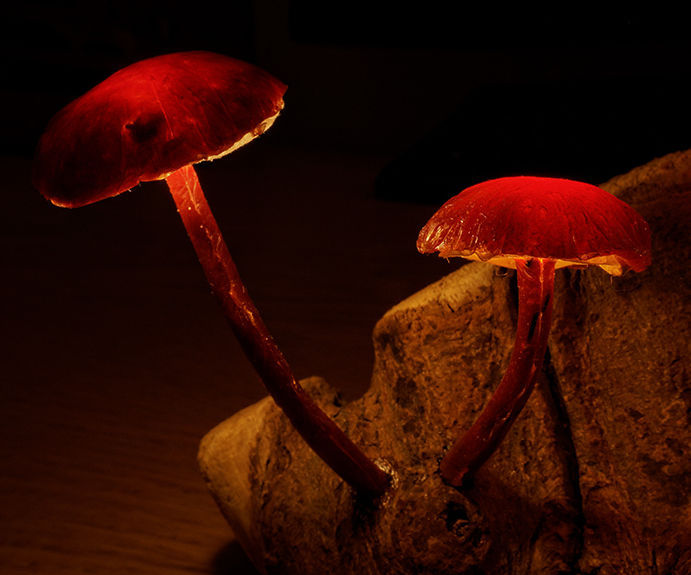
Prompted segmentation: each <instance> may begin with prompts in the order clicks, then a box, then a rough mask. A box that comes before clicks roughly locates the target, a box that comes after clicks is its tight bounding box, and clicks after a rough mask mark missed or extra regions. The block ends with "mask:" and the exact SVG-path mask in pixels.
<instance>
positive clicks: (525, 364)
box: [440, 259, 554, 486]
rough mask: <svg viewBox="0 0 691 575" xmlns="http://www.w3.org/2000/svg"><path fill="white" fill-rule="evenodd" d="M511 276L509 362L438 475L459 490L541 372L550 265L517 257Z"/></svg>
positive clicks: (549, 298)
mask: <svg viewBox="0 0 691 575" xmlns="http://www.w3.org/2000/svg"><path fill="white" fill-rule="evenodd" d="M516 272H517V279H518V325H517V328H516V341H515V343H514V348H513V352H512V353H511V360H510V362H509V366H508V368H507V370H506V373H505V374H504V377H503V378H502V380H501V383H500V384H499V386H498V387H497V389H496V391H495V392H494V394H493V395H492V397H491V398H490V400H489V402H488V403H487V406H486V407H485V409H484V410H483V411H482V413H481V414H480V416H479V417H478V418H477V420H475V423H473V425H472V426H471V427H470V429H469V430H468V431H466V432H465V433H464V434H463V435H462V436H461V437H459V438H458V439H457V440H456V442H455V443H454V444H453V446H452V447H451V449H450V450H449V451H448V453H447V454H446V455H445V456H444V458H443V459H442V462H441V464H440V469H441V474H442V477H443V478H444V479H445V480H446V481H447V482H448V483H450V484H451V485H455V486H461V485H462V484H463V480H464V479H466V478H468V477H470V475H472V474H473V473H474V472H475V471H476V470H477V469H478V468H479V467H480V466H481V465H482V464H483V463H484V462H485V461H486V460H487V459H488V458H489V457H490V456H491V455H492V453H494V451H495V449H496V448H497V446H498V445H499V443H501V440H502V439H503V438H504V436H505V435H506V433H507V432H508V430H509V428H510V427H511V425H512V423H513V422H514V420H515V419H516V417H518V414H519V413H520V412H521V409H523V406H524V405H525V403H526V401H528V397H530V392H531V391H532V389H533V387H534V385H535V381H536V380H537V376H538V374H539V373H540V370H541V369H542V363H543V361H544V357H545V351H546V349H547V335H548V334H549V328H550V324H551V320H552V296H553V290H554V262H552V261H550V260H541V259H532V260H527V261H526V260H521V259H519V260H517V261H516Z"/></svg>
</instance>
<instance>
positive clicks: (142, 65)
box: [33, 51, 286, 207]
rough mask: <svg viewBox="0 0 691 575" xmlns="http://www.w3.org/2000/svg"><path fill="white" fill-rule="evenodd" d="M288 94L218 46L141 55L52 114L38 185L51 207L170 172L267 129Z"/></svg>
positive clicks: (41, 148)
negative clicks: (222, 52) (218, 51)
mask: <svg viewBox="0 0 691 575" xmlns="http://www.w3.org/2000/svg"><path fill="white" fill-rule="evenodd" d="M285 90H286V86H285V85H284V84H282V83H281V82H280V81H278V80H276V79H275V78H273V77H272V76H270V75H269V74H268V73H266V72H264V71H263V70H261V69H259V68H257V67H255V66H252V65H250V64H247V63H245V62H241V61H239V60H235V59H233V58H229V57H227V56H222V55H220V54H214V53H211V52H203V51H198V52H180V53H175V54H167V55H164V56H158V57H155V58H150V59H147V60H142V61H140V62H137V63H135V64H132V65H130V66H127V67H126V68H123V69H122V70H120V71H119V72H116V73H115V74H113V75H112V76H110V77H108V78H107V79H106V80H104V81H103V82H101V83H100V84H98V85H97V86H95V87H94V88H92V89H91V90H89V91H88V92H87V93H86V94H84V95H83V96H81V97H79V98H77V99H76V100H74V101H73V102H71V103H70V104H68V105H67V106H66V107H65V108H63V109H62V110H61V111H60V112H58V113H57V114H56V115H55V116H54V117H53V118H52V120H51V121H50V122H49V124H48V127H47V128H46V131H45V132H44V134H43V135H42V136H41V138H40V140H39V143H38V148H37V151H36V157H35V161H34V171H33V184H34V186H35V187H36V188H37V189H38V190H39V191H40V192H41V193H42V194H43V195H44V196H45V197H46V198H48V199H49V200H50V201H52V202H53V203H54V204H56V205H59V206H65V207H77V206H83V205H86V204H90V203H93V202H96V201H98V200H101V199H104V198H109V197H112V196H115V195H117V194H119V193H121V192H123V191H125V190H129V189H130V188H132V187H134V186H136V185H137V184H138V183H139V182H144V181H151V180H158V179H162V178H165V177H166V176H167V174H169V173H171V172H173V171H175V170H177V169H179V168H181V167H183V166H185V165H187V164H191V163H197V162H201V161H203V160H209V159H214V158H217V157H220V156H223V155H225V154H227V153H229V152H231V151H233V150H234V149H236V148H238V147H240V146H242V145H244V144H246V143H247V142H249V141H250V140H252V139H253V138H255V137H256V136H258V135H260V134H261V133H262V132H264V131H265V130H266V129H268V128H269V126H271V124H272V123H273V121H274V119H275V118H276V116H277V115H278V113H279V112H280V111H281V109H282V108H283V94H284V93H285Z"/></svg>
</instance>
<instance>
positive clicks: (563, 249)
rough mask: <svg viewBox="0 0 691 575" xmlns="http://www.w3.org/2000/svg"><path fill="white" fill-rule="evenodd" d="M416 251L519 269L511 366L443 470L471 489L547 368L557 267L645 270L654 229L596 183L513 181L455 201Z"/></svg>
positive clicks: (481, 187) (470, 191)
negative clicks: (476, 474) (470, 482)
mask: <svg viewBox="0 0 691 575" xmlns="http://www.w3.org/2000/svg"><path fill="white" fill-rule="evenodd" d="M417 247H418V250H419V251H420V252H422V253H432V252H438V253H439V255H440V256H441V257H444V258H449V257H455V256H460V257H464V258H468V259H472V260H480V261H485V262H488V263H492V264H495V265H498V266H502V267H507V268H514V269H515V270H516V276H517V282H518V324H517V328H516V340H515V344H514V349H513V352H512V354H511V359H510V361H509V365H508V367H507V370H506V372H505V375H504V377H503V378H502V380H501V382H500V383H499V385H498V387H497V389H496V391H495V392H494V394H493V395H492V397H491V398H490V400H489V402H488V403H487V405H486V406H485V408H484V409H483V411H482V413H481V414H480V416H479V417H478V418H477V420H476V421H475V422H474V423H473V425H472V426H471V427H470V428H469V429H467V430H465V431H464V432H463V433H462V434H461V435H460V437H459V438H458V439H457V440H456V441H455V443H454V444H453V445H452V447H451V448H450V450H449V451H448V453H447V454H446V455H445V456H444V458H443V459H442V462H441V465H440V470H441V474H442V476H443V478H444V479H445V480H446V481H447V482H448V483H450V484H452V485H455V486H462V485H463V484H464V480H466V479H468V478H470V477H472V474H473V473H474V472H475V471H476V470H477V469H478V468H479V467H480V466H481V465H482V464H483V463H484V462H485V461H486V460H487V459H488V458H489V457H490V456H491V455H492V453H493V452H494V451H495V450H496V448H497V447H498V445H499V444H500V442H501V440H502V439H503V438H504V436H505V435H506V433H507V432H508V430H509V428H510V427H511V425H512V423H513V422H514V420H515V419H516V417H517V416H518V414H519V413H520V411H521V409H522V408H523V406H524V405H525V403H526V401H527V400H528V397H529V396H530V392H531V391H532V389H533V387H534V385H535V381H536V379H537V376H538V374H539V372H540V370H541V369H542V364H543V360H544V356H545V351H546V348H547V336H548V334H549V330H550V324H551V316H552V302H553V291H554V272H555V270H556V269H558V268H561V267H566V266H576V267H585V266H588V265H596V266H599V267H601V268H602V269H604V270H605V271H607V272H608V273H610V274H613V275H620V274H621V273H623V271H624V270H626V269H632V270H634V271H637V272H640V271H643V270H644V269H645V268H646V267H647V266H648V265H650V230H649V228H648V225H647V223H646V222H645V220H643V218H642V217H641V216H640V215H639V214H638V213H637V212H636V211H635V210H634V209H633V208H631V207H630V206H628V205H627V204H625V203H624V202H622V201H621V200H619V199H617V198H615V197H614V196H612V195H611V194H609V193H607V192H605V191H604V190H602V189H601V188H598V187H596V186H593V185H590V184H585V183H582V182H576V181H572V180H564V179H557V178H540V177H528V176H524V177H508V178H499V179H496V180H489V181H486V182H482V183H480V184H477V185H475V186H472V187H470V188H467V189H466V190H464V191H462V192H461V193H460V194H458V195H457V196H455V197H453V198H451V199H450V200H449V201H448V202H446V203H445V204H444V205H443V206H442V207H441V208H440V209H439V210H438V211H437V213H435V214H434V215H433V216H432V218H431V219H430V220H429V222H428V223H427V224H426V225H425V226H424V227H423V228H422V230H421V231H420V234H419V237H418V242H417Z"/></svg>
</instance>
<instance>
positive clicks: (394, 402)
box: [199, 153, 691, 575]
mask: <svg viewBox="0 0 691 575" xmlns="http://www.w3.org/2000/svg"><path fill="white" fill-rule="evenodd" d="M606 187H607V188H608V189H609V190H611V191H613V192H615V193H617V194H618V195H620V196H621V197H622V198H623V199H624V200H625V201H627V202H629V203H631V204H632V205H633V206H634V207H636V208H637V209H639V211H640V212H641V213H642V215H643V216H644V217H646V218H647V219H648V221H649V223H650V224H651V227H652V229H653V238H654V239H653V242H654V264H653V266H652V267H651V269H650V271H648V272H645V273H644V274H638V275H631V276H629V275H626V276H623V277H622V278H616V279H614V280H610V279H609V276H606V275H605V274H604V273H599V272H598V271H597V270H588V271H584V272H582V271H560V273H559V274H557V276H558V278H559V279H558V285H557V289H556V291H555V323H554V327H553V331H552V337H551V339H550V344H549V345H550V358H551V359H550V358H548V361H547V362H546V367H545V370H544V373H543V375H542V377H541V379H540V381H539V383H538V386H537V388H536V390H535V392H534V394H533V396H532V397H531V398H530V400H529V401H528V404H527V406H526V408H525V410H524V411H523V413H522V414H521V415H520V417H519V418H518V420H517V422H516V424H515V425H514V427H513V428H512V429H511V431H510V432H509V434H508V435H507V437H506V439H505V440H504V442H503V443H502V445H501V446H500V448H499V450H498V451H497V452H496V453H495V454H494V455H493V456H492V458H490V460H489V461H488V462H487V463H486V464H485V466H484V467H483V468H481V470H480V471H479V472H478V473H477V475H476V477H475V481H474V483H473V485H471V486H470V487H468V488H464V489H463V490H459V489H455V488H452V487H450V486H448V485H446V484H444V483H443V481H442V480H441V479H440V477H439V474H438V462H439V459H440V458H441V456H442V455H443V453H444V452H445V450H446V449H447V448H448V447H449V445H450V444H451V442H452V441H453V439H454V438H455V437H456V436H457V435H458V434H459V433H460V432H461V431H462V430H464V429H466V428H467V427H469V426H470V424H471V423H472V422H473V421H474V419H475V417H476V416H477V414H478V413H479V411H480V410H481V409H482V407H483V406H484V404H485V403H486V401H487V399H488V397H489V396H490V395H491V393H492V391H493V389H494V388H495V387H496V385H497V383H498V382H499V380H500V379H501V376H502V374H503V370H504V368H505V366H506V364H507V362H508V357H509V354H510V351H511V346H512V342H513V335H514V325H515V313H516V309H515V308H516V306H515V296H516V294H515V284H514V282H513V281H512V278H511V276H510V275H503V274H497V273H496V268H494V267H493V266H490V265H486V264H482V263H471V264H467V265H465V266H463V267H461V268H460V269H459V270H457V271H455V272H453V273H452V274H450V275H449V276H447V277H445V278H443V279H442V280H440V281H439V282H437V283H435V284H433V285H431V286H429V287H428V288H426V289H424V290H422V291H421V292H419V293H418V294H415V295H413V296H411V297H410V298H408V299H407V300H405V301H404V302H401V303H400V304H399V305H397V306H395V307H394V308H393V309H391V310H390V311H389V312H387V314H386V315H385V316H384V317H383V318H382V319H381V320H380V321H379V322H378V324H377V326H376V327H375V330H374V336H373V339H374V349H375V366H374V372H373V376H372V386H371V388H370V390H369V391H368V392H367V393H366V394H365V395H364V396H363V397H362V398H360V399H359V400H357V401H355V402H352V403H349V404H347V405H342V404H341V402H340V401H339V398H338V396H337V394H336V393H335V391H334V390H332V389H330V388H329V387H328V385H327V384H326V382H324V381H323V380H320V379H316V378H314V379H311V380H306V381H305V382H303V383H304V385H305V386H306V387H307V388H308V389H309V390H310V392H311V393H313V394H314V395H315V397H316V398H317V399H318V401H319V403H320V404H321V405H322V406H323V407H324V409H325V410H326V411H327V412H328V413H329V414H331V415H332V416H333V417H334V418H335V419H336V421H337V422H338V424H339V425H340V426H341V427H342V428H343V429H344V430H345V431H346V432H347V433H348V435H349V436H350V437H351V438H352V439H353V440H354V441H355V442H356V443H357V444H358V445H360V446H362V448H363V449H364V450H365V451H366V452H367V453H368V454H369V455H370V456H371V457H373V458H376V459H380V460H381V461H382V464H383V465H385V466H386V467H387V468H389V469H391V470H392V473H393V475H394V478H395V481H394V486H393V488H392V489H391V491H390V492H389V493H388V494H387V495H386V496H384V497H383V498H382V499H381V500H378V501H366V500H362V499H360V498H358V497H357V496H356V494H354V493H353V492H352V491H351V490H350V488H348V486H347V485H345V484H344V483H343V482H342V481H341V480H340V479H339V478H338V477H337V476H335V475H334V474H333V472H332V471H331V470H330V469H329V468H328V467H327V466H326V465H325V464H324V463H323V462H321V461H320V460H319V459H318V458H317V457H316V456H315V455H314V454H313V453H312V452H311V451H310V450H309V448H307V446H306V445H305V444H304V443H303V442H302V441H301V440H300V438H299V436H298V435H297V434H296V433H295V432H294V430H292V428H291V427H290V425H289V424H288V422H287V419H286V418H285V417H284V416H283V414H282V413H281V412H280V411H279V410H278V409H277V408H276V407H275V405H274V404H273V403H272V401H271V400H270V399H268V398H267V399H265V400H263V401H261V402H259V403H257V404H255V405H253V406H250V407H249V408H247V409H245V410H243V411H242V412H239V413H238V414H236V415H234V416H233V417H231V418H230V419H229V420H227V421H225V422H223V423H222V424H220V425H219V426H218V427H217V428H215V429H214V430H212V431H211V432H210V433H209V434H208V435H207V436H206V437H205V438H204V440H203V442H202V444H201V447H200V452H199V461H200V467H201V469H202V472H203V475H204V477H205V479H206V481H207V483H208V486H209V489H210V491H211V493H212V494H213V496H214V497H215V499H216V501H217V503H218V505H219V508H220V509H221V511H222V512H223V514H224V515H225V517H226V518H227V519H228V522H229V524H230V526H231V527H232V529H233V531H234V532H235V534H236V536H237V537H238V539H239V540H240V542H241V543H242V544H243V546H244V548H245V549H246V551H247V553H248V555H249V556H250V558H251V559H252V560H253V562H254V563H255V565H257V568H258V569H259V570H260V571H261V572H264V573H296V574H297V573H299V574H301V575H309V574H312V573H314V574H317V573H319V574H321V573H333V574H336V575H337V574H343V575H346V574H351V573H359V574H360V573H362V574H387V575H388V574H391V575H397V574H401V575H403V574H412V573H416V574H417V573H420V574H427V573H428V574H435V575H445V574H461V573H475V574H479V573H483V574H488V575H489V574H538V573H539V574H542V573H545V574H546V573H562V574H566V573H588V574H591V573H592V574H594V573H598V574H599V575H605V574H609V573H612V574H614V573H637V574H638V573H641V574H645V573H649V574H651V575H653V574H659V573H679V574H682V573H688V572H690V568H689V566H690V564H689V555H688V553H689V545H688V543H689V542H688V539H687V537H688V534H689V533H690V532H691V529H690V527H691V526H690V525H689V505H688V477H689V474H688V465H689V464H688V456H687V455H686V449H687V446H688V444H689V441H688V440H689V432H688V425H687V423H686V420H685V419H684V418H685V417H686V409H687V407H686V405H685V404H684V403H683V402H684V400H686V401H688V397H689V390H688V381H687V380H686V371H685V367H686V361H688V345H689V340H690V339H691V338H690V337H689V335H691V334H689V329H690V328H689V323H690V322H689V306H690V305H691V304H690V301H691V299H690V298H689V295H690V294H689V292H690V291H691V282H689V271H688V269H689V266H688V263H687V260H685V259H684V256H688V255H689V253H688V251H689V242H688V222H689V221H690V218H689V215H691V213H689V205H691V204H690V203H689V198H688V194H689V191H690V190H691V153H680V154H674V155H671V156H667V157H665V158H663V159H661V160H658V161H655V162H652V163H651V164H648V165H646V166H643V167H641V168H639V169H637V170H634V172H632V173H630V174H627V175H625V176H621V177H620V178H617V179H615V180H613V181H611V182H609V183H608V184H607V185H606Z"/></svg>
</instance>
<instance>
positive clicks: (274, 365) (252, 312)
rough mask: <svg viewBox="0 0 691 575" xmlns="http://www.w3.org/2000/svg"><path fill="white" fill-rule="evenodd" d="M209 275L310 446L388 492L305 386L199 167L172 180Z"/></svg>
mask: <svg viewBox="0 0 691 575" xmlns="http://www.w3.org/2000/svg"><path fill="white" fill-rule="evenodd" d="M166 182H167V184H168V188H169V189H170V192H171V195H172V196H173V199H174V201H175V204H176V206H177V208H178V212H179V213H180V217H181V218H182V221H183V223H184V225H185V229H186V230H187V233H188V235H189V237H190V240H192V244H193V246H194V249H195V251H196V252H197V257H198V258H199V262H200V263H201V264H202V267H203V268H204V273H205V274H206V278H207V280H208V282H209V284H210V285H211V288H212V290H213V292H214V294H215V295H216V297H217V298H218V300H219V302H220V303H221V306H222V307H223V310H224V312H225V315H226V318H227V319H228V322H229V323H230V326H231V328H232V329H233V331H234V333H235V335H236V337H237V338H238V340H239V341H240V344H241V345H242V348H243V349H244V351H245V353H246V354H247V357H248V358H249V359H250V361H251V362H252V364H253V365H254V368H255V369H256V370H257V373H259V375H260V377H261V378H262V380H263V381H264V384H265V385H266V388H267V389H268V391H269V393H270V394H271V396H272V397H273V398H274V400H275V401H276V403H277V404H278V405H279V406H280V407H281V409H283V411H284V412H285V414H286V415H287V416H288V418H289V419H290V421H291V422H292V424H293V425H294V426H295V428H296V429H297V430H298V432H299V433H300V434H301V435H302V437H303V438H304V439H305V441H306V442H307V443H308V444H309V445H310V447H311V448H312V449H313V450H314V451H315V452H316V453H317V455H319V457H321V458H322V459H323V460H324V461H325V462H326V463H327V464H328V465H329V466H330V467H331V468H332V469H333V470H334V471H335V472H336V473H337V474H338V475H339V476H341V477H342V478H343V479H344V480H345V481H346V482H347V483H349V484H350V485H351V486H352V487H354V488H355V489H357V490H359V491H363V492H367V493H370V494H373V495H378V494H381V493H383V492H384V491H385V490H386V489H387V488H388V486H389V479H388V476H387V475H386V473H384V472H383V471H382V470H381V469H380V468H379V467H377V466H376V465H375V464H374V463H373V462H372V461H371V460H370V459H369V458H368V457H367V456H366V455H365V454H364V453H363V452H362V451H361V450H360V449H359V448H358V447H357V446H356V445H355V444H354V443H353V442H352V441H351V440H350V439H348V437H347V436H346V435H345V434H344V433H343V431H341V429H340V428H339V427H338V426H337V425H336V424H335V423H334V422H333V420H332V419H331V418H329V416H327V415H326V414H325V413H324V412H323V411H322V410H321V408H320V407H319V406H318V405H317V404H316V403H315V402H314V401H313V400H312V398H311V397H310V396H309V395H308V394H307V392H306V391H305V390H304V389H303V388H302V387H301V386H300V384H299V383H298V382H297V380H296V379H295V376H294V375H293V373H292V370H291V369H290V366H289V365H288V362H287V361H286V359H285V357H284V356H283V354H282V353H281V351H280V350H279V349H278V346H277V345H276V343H275V341H274V339H273V337H272V336H271V334H270V333H269V331H268V329H267V328H266V326H265V325H264V322H263V321H262V319H261V317H260V316H259V312H258V311H257V308H256V307H255V305H254V303H253V302H252V300H251V299H250V296H249V294H248V293H247V289H246V288H245V285H244V284H243V282H242V280H241V279H240V275H239V274H238V271H237V268H236V267H235V264H234V262H233V260H232V258H231V257H230V253H229V252H228V248H227V246H226V244H225V241H224V240H223V236H222V235H221V231H220V230H219V228H218V225H217V223H216V220H215V219H214V217H213V214H212V213H211V209H210V208H209V205H208V203H207V202H206V198H205V197H204V193H203V191H202V188H201V185H200V184H199V179H198V178H197V174H196V172H195V170H194V168H193V167H192V166H191V165H190V166H186V167H184V168H181V169H180V170H177V171H176V172H173V173H172V174H170V175H169V176H168V178H167V180H166Z"/></svg>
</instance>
